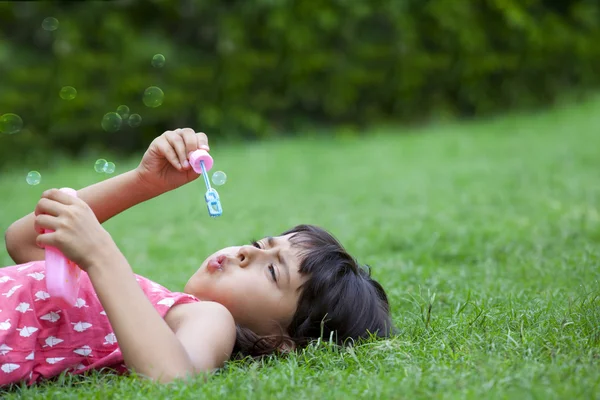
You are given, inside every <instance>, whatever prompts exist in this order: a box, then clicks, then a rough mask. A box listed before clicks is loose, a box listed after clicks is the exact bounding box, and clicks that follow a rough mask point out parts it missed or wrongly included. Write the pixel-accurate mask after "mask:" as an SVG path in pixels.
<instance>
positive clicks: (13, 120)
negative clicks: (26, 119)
mask: <svg viewBox="0 0 600 400" xmlns="http://www.w3.org/2000/svg"><path fill="white" fill-rule="evenodd" d="M21 128H23V120H22V119H21V117H19V116H18V115H17V114H11V113H8V114H4V115H2V116H1V117H0V132H2V133H6V134H7V135H12V134H14V133H17V132H19V131H20V130H21Z"/></svg>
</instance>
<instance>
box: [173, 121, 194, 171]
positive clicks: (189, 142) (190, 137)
mask: <svg viewBox="0 0 600 400" xmlns="http://www.w3.org/2000/svg"><path fill="white" fill-rule="evenodd" d="M178 131H179V132H180V133H179V134H180V135H181V137H183V141H184V143H185V154H186V155H187V154H190V153H191V152H192V151H195V150H198V141H197V139H196V132H194V130H193V129H190V128H184V129H181V130H179V129H178ZM186 162H187V160H186ZM184 168H189V164H188V165H184Z"/></svg>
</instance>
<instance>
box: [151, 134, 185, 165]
mask: <svg viewBox="0 0 600 400" xmlns="http://www.w3.org/2000/svg"><path fill="white" fill-rule="evenodd" d="M156 147H158V149H159V150H160V152H161V153H162V154H163V156H165V158H166V159H167V161H169V162H170V163H171V165H172V166H174V167H175V168H177V169H179V170H180V169H181V168H182V167H181V163H180V162H179V158H178V157H177V153H175V149H173V146H171V144H170V143H169V142H167V140H166V139H165V140H164V141H163V140H161V141H160V142H157V143H156Z"/></svg>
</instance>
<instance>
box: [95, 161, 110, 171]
mask: <svg viewBox="0 0 600 400" xmlns="http://www.w3.org/2000/svg"><path fill="white" fill-rule="evenodd" d="M106 164H108V163H107V162H106V160H105V159H104V158H100V159H98V160H96V163H95V164H94V171H96V172H104V168H106Z"/></svg>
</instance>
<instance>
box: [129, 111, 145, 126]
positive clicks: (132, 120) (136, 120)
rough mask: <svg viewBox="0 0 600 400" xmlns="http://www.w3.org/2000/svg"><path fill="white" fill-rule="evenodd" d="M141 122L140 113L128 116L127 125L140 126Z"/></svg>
mask: <svg viewBox="0 0 600 400" xmlns="http://www.w3.org/2000/svg"><path fill="white" fill-rule="evenodd" d="M141 123H142V117H141V116H140V114H131V116H129V126H131V127H132V128H135V127H137V126H140V124H141Z"/></svg>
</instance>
